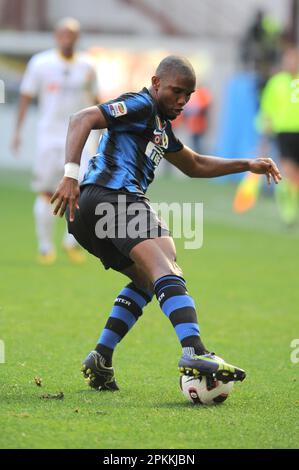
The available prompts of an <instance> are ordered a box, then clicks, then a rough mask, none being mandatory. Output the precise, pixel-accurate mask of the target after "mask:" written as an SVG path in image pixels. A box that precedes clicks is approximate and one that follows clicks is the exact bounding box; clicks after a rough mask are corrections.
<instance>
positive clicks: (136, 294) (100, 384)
mask: <svg viewBox="0 0 299 470" xmlns="http://www.w3.org/2000/svg"><path fill="white" fill-rule="evenodd" d="M122 273H123V274H125V275H126V276H128V277H129V278H130V279H131V282H130V283H129V284H127V285H126V286H125V287H124V288H123V289H122V290H121V292H120V293H119V295H118V296H117V298H116V299H115V301H114V304H113V307H112V310H111V312H110V314H109V318H108V320H107V322H106V324H105V327H104V329H103V330H102V332H101V334H100V337H99V340H98V342H97V344H96V346H95V349H94V350H93V351H91V352H90V353H89V354H88V356H87V357H86V359H85V360H84V361H83V364H82V369H81V370H82V372H83V374H84V376H85V377H86V378H87V380H88V384H89V385H90V386H91V387H93V388H96V389H97V390H111V391H115V390H118V385H117V384H116V380H115V377H114V369H113V367H112V356H113V353H114V351H115V348H116V346H117V345H118V344H119V343H120V342H121V341H122V340H123V339H124V337H125V336H126V335H127V333H128V332H129V331H130V330H131V329H132V328H133V326H134V325H135V324H136V322H137V320H138V319H139V318H140V317H141V315H142V314H143V309H144V307H145V306H146V305H147V304H148V303H149V302H150V301H151V300H152V298H153V295H154V293H153V290H152V289H151V287H150V285H149V283H148V281H147V279H146V277H145V276H144V275H143V273H142V272H140V271H139V270H138V269H137V268H136V266H135V265H132V266H130V267H128V268H125V269H123V270H122Z"/></svg>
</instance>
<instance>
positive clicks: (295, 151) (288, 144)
mask: <svg viewBox="0 0 299 470" xmlns="http://www.w3.org/2000/svg"><path fill="white" fill-rule="evenodd" d="M277 143H278V148H279V152H280V164H281V169H282V174H283V180H282V181H281V184H279V185H277V186H276V188H275V196H276V203H277V207H278V211H279V214H280V217H281V219H282V221H283V222H284V223H285V224H286V225H292V224H294V222H296V220H297V217H298V210H299V201H298V198H299V133H297V132H294V133H281V134H278V136H277Z"/></svg>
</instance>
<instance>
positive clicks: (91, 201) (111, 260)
mask: <svg viewBox="0 0 299 470" xmlns="http://www.w3.org/2000/svg"><path fill="white" fill-rule="evenodd" d="M79 207H80V209H79V210H76V211H75V218H74V221H73V222H70V221H69V211H68V210H67V211H66V218H67V223H68V231H69V233H71V234H72V235H74V237H75V238H76V240H77V241H78V243H79V244H80V245H81V246H82V247H83V248H85V249H86V250H87V251H89V252H90V253H92V254H93V255H94V256H96V257H97V258H99V259H100V260H101V261H102V263H103V265H104V267H105V269H109V268H112V269H115V270H116V271H122V270H123V269H125V268H127V267H128V266H130V265H132V264H133V261H132V260H131V259H130V251H131V250H132V248H133V247H134V246H136V245H137V244H138V243H140V242H142V241H144V240H146V239H149V238H156V237H161V236H169V235H170V232H169V230H168V228H167V227H166V225H165V224H164V223H163V222H162V221H161V220H160V219H159V218H158V216H157V214H156V213H155V211H154V210H153V209H152V207H151V206H150V203H149V200H148V199H147V198H146V197H145V196H142V195H138V194H133V193H128V192H125V191H121V190H114V189H109V188H104V187H101V186H96V185H86V186H83V187H81V194H80V198H79Z"/></svg>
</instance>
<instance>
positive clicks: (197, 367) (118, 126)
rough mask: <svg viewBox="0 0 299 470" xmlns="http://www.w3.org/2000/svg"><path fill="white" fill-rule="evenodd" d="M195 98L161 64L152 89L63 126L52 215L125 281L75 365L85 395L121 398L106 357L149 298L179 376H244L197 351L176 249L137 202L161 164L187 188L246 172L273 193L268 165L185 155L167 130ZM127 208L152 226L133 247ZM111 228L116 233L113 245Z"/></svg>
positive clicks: (182, 69)
mask: <svg viewBox="0 0 299 470" xmlns="http://www.w3.org/2000/svg"><path fill="white" fill-rule="evenodd" d="M194 89H195V74H194V70H193V68H192V65H191V64H190V63H189V62H188V61H187V60H186V59H185V58H182V57H177V56H168V57H166V58H165V59H164V60H162V62H161V63H160V64H159V66H158V68H157V70H156V73H155V75H154V76H153V77H152V81H151V86H150V88H148V89H147V88H143V89H142V90H141V91H140V92H139V93H126V94H124V95H121V96H120V97H118V98H116V99H114V100H112V101H109V102H107V103H104V104H101V105H98V106H93V107H90V108H87V109H83V110H82V111H80V112H78V113H76V114H74V115H73V116H72V117H71V119H70V124H69V129H68V135H67V143H66V165H65V176H64V178H63V179H62V181H61V182H60V184H59V186H58V188H57V190H56V192H55V193H54V195H53V197H52V203H54V202H55V207H54V214H58V215H60V216H63V214H64V213H65V211H66V210H67V212H66V213H67V218H68V226H69V231H70V232H71V233H72V234H73V235H74V236H75V238H76V239H77V240H78V242H79V243H80V244H81V245H82V246H83V247H84V248H86V249H87V250H88V251H89V252H90V253H92V254H93V255H95V256H97V257H98V258H100V260H101V261H102V263H103V265H104V267H105V268H106V269H108V268H112V269H114V270H116V271H119V272H120V273H122V274H124V275H126V276H127V277H129V278H130V280H131V282H130V283H129V284H128V285H127V286H125V287H124V289H123V290H122V291H121V292H120V294H119V295H118V297H117V298H116V300H115V302H114V305H113V307H112V310H111V313H110V316H109V319H108V321H107V323H106V326H105V328H104V330H103V331H102V333H101V335H100V338H99V340H98V343H97V345H96V347H95V350H93V351H91V353H90V354H89V355H88V356H87V358H86V359H85V360H84V362H83V365H82V370H83V373H84V375H85V377H87V378H88V379H89V385H90V386H91V387H93V388H95V389H98V390H118V385H117V383H116V380H115V377H114V369H113V367H112V355H113V351H114V349H115V347H116V345H117V343H119V342H120V341H121V340H122V339H123V338H124V336H125V335H126V334H127V332H128V331H129V330H130V329H131V328H132V327H133V326H134V324H135V322H136V321H137V320H138V318H139V317H140V316H141V315H142V311H143V309H144V307H145V306H146V304H147V303H149V302H150V301H151V300H152V297H153V295H154V294H155V295H156V297H157V299H158V302H159V305H160V307H161V309H162V311H163V312H164V313H165V315H167V317H168V318H169V320H170V322H171V324H172V326H173V327H174V329H175V331H176V334H177V336H178V339H179V341H180V343H181V346H182V350H183V351H182V357H181V359H180V362H179V367H180V370H181V372H182V373H184V374H189V375H199V374H201V375H204V376H208V377H209V378H211V379H212V380H213V379H218V380H222V381H225V382H227V381H237V380H239V381H242V380H243V379H244V378H245V372H244V371H243V370H242V369H240V368H239V367H236V366H232V365H230V364H227V363H225V362H224V363H220V361H219V358H218V357H217V356H216V355H215V354H214V353H210V352H208V350H207V349H206V347H205V346H204V344H203V342H202V340H201V337H200V333H199V326H198V321H197V315H196V311H195V305H194V301H193V299H192V297H191V295H190V294H189V293H188V291H187V287H186V281H185V279H184V278H183V273H182V270H181V269H180V267H179V266H178V264H177V263H176V251H175V245H174V242H173V239H172V237H171V236H170V233H169V231H168V229H167V227H166V226H165V225H164V224H163V223H162V222H161V221H160V220H159V219H158V217H157V215H156V214H155V213H154V212H153V210H152V208H151V206H150V203H149V200H148V199H147V198H146V197H145V195H144V193H145V192H146V190H147V187H148V185H149V184H150V183H151V182H152V180H153V178H154V171H155V168H156V166H157V165H158V163H159V161H160V160H161V158H163V157H164V158H166V159H167V160H168V161H169V162H171V163H172V164H173V165H175V166H176V167H177V168H179V169H180V170H181V171H182V172H183V173H185V174H186V175H188V176H190V177H193V178H208V177H214V176H221V175H226V174H230V173H237V172H242V171H247V170H249V171H252V172H254V173H260V174H266V175H267V178H268V182H269V183H270V182H271V180H272V179H273V180H274V181H275V182H276V183H278V182H279V180H280V178H281V176H280V173H279V170H278V168H277V167H276V165H275V163H274V162H273V161H272V160H271V159H270V158H257V159H255V160H234V159H231V160H229V159H224V158H217V157H210V156H203V155H199V154H197V153H195V152H193V151H192V150H191V149H190V148H188V147H186V146H184V145H183V144H182V143H181V142H180V141H179V140H178V139H177V138H176V137H175V136H174V134H173V132H172V128H171V122H170V121H171V120H173V119H175V118H176V117H177V116H178V115H179V114H180V113H181V112H182V110H183V108H184V106H185V104H186V103H187V102H188V100H189V98H190V96H191V94H192V93H193V91H194ZM103 128H107V130H106V132H105V133H104V135H103V137H102V140H101V141H100V142H99V147H98V151H97V154H96V156H95V157H93V158H92V159H91V160H90V162H89V168H88V171H87V173H86V174H85V177H84V180H83V182H82V184H81V188H80V189H79V184H78V174H79V163H80V155H81V151H82V148H83V146H84V144H85V141H86V139H87V137H88V135H89V133H90V131H91V129H103ZM120 197H121V198H122V201H123V200H124V198H125V202H124V203H121V208H120V210H119V211H118V213H117V214H116V216H115V217H113V214H112V212H111V211H110V209H111V206H112V207H116V206H117V202H118V201H120ZM132 203H135V204H137V203H138V207H142V208H143V212H144V213H143V215H145V220H149V221H150V224H148V225H146V224H145V225H144V226H142V224H141V228H140V233H139V236H137V237H135V238H134V237H132V236H130V234H129V232H130V230H129V229H130V228H131V227H130V221H132V213H133V212H134V210H133V211H132V210H131V204H132ZM102 209H103V210H102ZM104 209H106V212H107V213H108V212H109V211H110V215H108V216H107V214H106V213H105V210H104ZM100 213H101V215H102V217H101V216H100V215H99V214H100ZM104 213H105V214H106V215H105V216H104ZM111 214H112V216H111ZM99 222H100V225H101V223H102V222H103V224H102V225H103V227H104V226H105V225H106V232H105V231H104V230H103V232H104V233H107V232H109V233H108V235H107V236H106V237H105V238H102V237H101V236H100V235H102V234H101V233H100V232H99V225H98V224H99ZM145 226H146V227H150V228H144V227H145ZM115 228H117V229H120V231H117V234H116V235H115V236H114V234H113V232H114V231H115V230H114V229H115ZM124 228H125V229H127V230H125V231H124V230H123V229H124ZM115 233H116V232H115ZM119 233H121V236H119V235H118V234H119ZM123 233H124V235H122V234H123ZM109 235H110V236H109Z"/></svg>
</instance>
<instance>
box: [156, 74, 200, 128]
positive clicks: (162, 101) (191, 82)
mask: <svg viewBox="0 0 299 470" xmlns="http://www.w3.org/2000/svg"><path fill="white" fill-rule="evenodd" d="M152 85H153V88H154V93H155V96H156V100H157V103H158V106H159V108H160V110H161V111H162V112H163V114H165V116H167V118H168V119H170V120H172V119H175V118H176V117H177V116H178V115H179V114H181V112H182V110H183V108H184V106H185V104H186V103H188V101H189V99H190V96H191V93H193V92H194V89H195V79H194V78H193V77H192V76H186V75H175V76H172V77H163V78H158V77H153V79H152Z"/></svg>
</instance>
